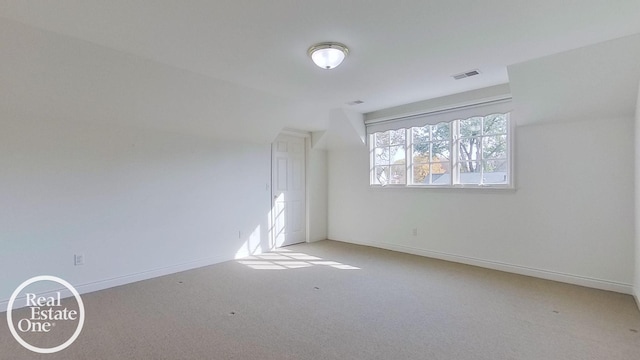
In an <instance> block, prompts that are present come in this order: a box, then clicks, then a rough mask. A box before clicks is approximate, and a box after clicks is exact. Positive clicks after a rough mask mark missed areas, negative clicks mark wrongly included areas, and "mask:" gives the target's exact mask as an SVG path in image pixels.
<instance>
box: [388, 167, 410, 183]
mask: <svg viewBox="0 0 640 360" xmlns="http://www.w3.org/2000/svg"><path fill="white" fill-rule="evenodd" d="M389 183H390V184H406V183H407V168H406V166H405V165H391V181H389Z"/></svg>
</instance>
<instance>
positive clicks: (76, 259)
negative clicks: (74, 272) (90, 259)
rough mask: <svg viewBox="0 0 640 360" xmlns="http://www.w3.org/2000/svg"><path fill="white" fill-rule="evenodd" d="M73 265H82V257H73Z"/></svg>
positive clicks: (76, 255) (77, 255) (78, 255)
mask: <svg viewBox="0 0 640 360" xmlns="http://www.w3.org/2000/svg"><path fill="white" fill-rule="evenodd" d="M73 265H75V266H80V265H84V255H82V254H75V255H73Z"/></svg>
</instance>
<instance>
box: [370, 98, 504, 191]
mask: <svg viewBox="0 0 640 360" xmlns="http://www.w3.org/2000/svg"><path fill="white" fill-rule="evenodd" d="M496 113H501V114H505V116H506V120H507V132H506V134H504V135H506V136H507V144H506V146H507V148H506V156H507V159H506V162H507V183H506V184H484V183H482V179H483V176H482V174H483V172H484V169H483V166H482V162H483V161H486V160H487V159H485V158H484V157H482V153H481V158H480V159H477V160H476V161H478V162H479V163H480V166H481V167H480V169H481V171H480V183H477V184H462V183H460V176H459V174H460V171H459V166H460V157H459V151H460V146H459V142H460V141H461V137H460V132H459V126H460V121H461V120H467V119H470V118H473V117H483V118H486V117H487V116H489V115H492V114H496ZM492 114H484V115H478V116H469V117H467V118H462V119H461V118H453V119H452V120H449V121H446V122H448V123H450V124H451V125H450V129H449V134H450V135H449V140H448V141H449V167H450V173H451V175H450V180H449V184H448V185H439V184H413V183H412V182H413V171H414V164H413V134H412V128H413V127H417V126H411V127H406V128H404V130H405V146H404V147H405V149H404V150H405V167H406V169H405V171H406V175H405V177H406V181H405V184H390V183H387V184H377V183H376V180H377V179H376V178H375V177H376V171H375V151H374V150H375V142H374V136H375V134H376V133H378V132H381V131H376V132H369V134H368V136H367V141H368V144H367V145H368V147H369V155H370V156H369V174H370V177H369V184H370V186H371V187H373V188H427V189H443V188H444V189H451V188H465V189H514V188H515V181H514V174H513V168H514V167H513V159H514V154H513V153H514V151H513V142H514V140H513V137H514V130H513V128H514V125H513V121H512V120H511V118H510V111H505V112H494V113H492ZM441 122H442V121H441ZM441 122H440V123H441ZM425 125H436V124H429V123H428V124H425ZM422 126H424V125H422ZM391 129H393V128H391ZM400 129H401V128H396V129H395V130H400ZM487 136H496V135H486V134H482V135H479V136H478V137H479V138H480V151H482V139H483V138H484V137H487ZM432 141H433V140H432V139H430V140H429V142H432ZM431 163H433V162H432V161H430V162H429V164H431ZM390 174H391V172H390ZM429 176H432V174H431V172H430V174H429Z"/></svg>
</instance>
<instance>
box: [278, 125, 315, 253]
mask: <svg viewBox="0 0 640 360" xmlns="http://www.w3.org/2000/svg"><path fill="white" fill-rule="evenodd" d="M305 157H306V156H305V138H304V137H302V136H294V135H288V134H280V135H279V136H278V137H277V138H276V140H275V141H274V142H273V144H271V177H272V179H271V184H272V186H271V189H272V190H271V196H272V197H271V199H272V202H271V209H272V219H271V221H272V229H273V232H272V239H273V241H274V243H275V247H282V246H287V245H292V244H297V243H301V242H305V241H306V233H307V224H306V179H305V172H306V164H305Z"/></svg>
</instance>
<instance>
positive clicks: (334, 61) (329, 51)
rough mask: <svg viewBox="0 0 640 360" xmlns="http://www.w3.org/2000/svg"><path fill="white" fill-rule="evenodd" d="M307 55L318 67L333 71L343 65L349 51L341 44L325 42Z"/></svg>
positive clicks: (311, 48)
mask: <svg viewBox="0 0 640 360" xmlns="http://www.w3.org/2000/svg"><path fill="white" fill-rule="evenodd" d="M307 53H308V54H309V56H310V57H311V60H313V62H314V63H315V64H316V65H318V66H319V67H321V68H323V69H326V70H331V69H333V68H335V67H336V66H338V65H340V64H341V63H342V60H344V58H345V57H346V56H347V54H348V53H349V49H348V48H347V47H346V46H345V45H343V44H340V43H336V42H325V43H320V44H315V45H313V46H312V47H310V48H309V50H308V51H307Z"/></svg>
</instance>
